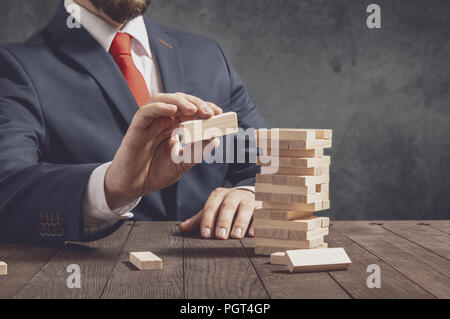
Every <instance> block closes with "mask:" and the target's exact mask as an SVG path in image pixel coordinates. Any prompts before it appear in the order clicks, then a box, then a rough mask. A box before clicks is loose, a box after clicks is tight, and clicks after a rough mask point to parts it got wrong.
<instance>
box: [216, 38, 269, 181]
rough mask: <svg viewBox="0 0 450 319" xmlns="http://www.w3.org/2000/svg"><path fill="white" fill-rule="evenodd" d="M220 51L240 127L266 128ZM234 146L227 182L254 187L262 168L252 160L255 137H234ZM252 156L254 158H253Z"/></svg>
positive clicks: (240, 82) (242, 84)
mask: <svg viewBox="0 0 450 319" xmlns="http://www.w3.org/2000/svg"><path fill="white" fill-rule="evenodd" d="M219 49H220V50H221V52H222V55H223V57H224V59H225V62H226V65H227V67H228V72H229V75H230V85H231V103H230V104H231V108H232V109H233V110H234V111H235V112H236V113H237V115H238V121H239V127H240V128H242V129H244V130H246V129H248V128H255V129H256V128H261V127H265V124H264V121H263V119H262V118H261V116H260V115H259V113H258V110H257V109H256V107H255V106H254V105H253V103H252V101H251V99H250V96H249V94H248V91H247V89H246V87H245V85H244V83H243V82H242V80H241V79H240V78H239V76H238V74H237V73H236V71H235V70H234V69H233V67H232V66H231V65H230V63H229V62H228V60H227V58H226V57H225V54H224V53H223V51H222V49H221V48H220V47H219ZM244 139H245V140H244ZM239 140H240V141H239ZM240 145H245V149H242V148H239V146H240ZM234 146H235V151H234V154H235V159H234V163H233V164H230V165H229V168H228V174H227V180H228V181H230V182H231V184H232V185H233V186H235V187H239V186H253V185H254V184H255V175H256V174H257V173H259V172H260V168H259V167H258V166H257V165H256V163H254V161H252V160H251V159H252V157H253V159H254V158H255V157H254V153H255V152H256V148H255V145H254V138H253V135H251V136H243V134H238V135H237V136H235V137H234ZM239 152H244V157H245V162H244V163H240V162H239V161H238V158H236V157H237V154H239ZM252 154H253V156H251V155H252ZM244 157H242V158H244Z"/></svg>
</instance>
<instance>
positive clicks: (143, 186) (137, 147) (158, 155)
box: [105, 93, 222, 209]
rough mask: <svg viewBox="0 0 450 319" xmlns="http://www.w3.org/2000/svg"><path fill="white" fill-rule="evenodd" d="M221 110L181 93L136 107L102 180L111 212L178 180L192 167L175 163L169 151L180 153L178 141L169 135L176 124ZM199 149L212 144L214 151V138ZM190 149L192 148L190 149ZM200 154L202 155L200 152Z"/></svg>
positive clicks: (159, 96) (215, 113)
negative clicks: (103, 180) (136, 109)
mask: <svg viewBox="0 0 450 319" xmlns="http://www.w3.org/2000/svg"><path fill="white" fill-rule="evenodd" d="M221 113H222V109H220V108H219V107H217V106H216V105H214V104H212V103H207V102H204V101H203V100H201V99H199V98H197V97H194V96H191V95H187V94H183V93H175V94H157V95H155V96H154V97H152V98H151V99H150V101H149V103H148V105H146V106H144V107H142V108H140V109H139V110H138V111H137V112H136V114H135V116H134V118H133V120H132V122H131V124H130V127H129V128H128V131H127V133H126V134H125V137H124V138H123V140H122V143H121V145H120V147H119V149H118V151H117V153H116V155H115V156H114V159H113V161H112V163H111V166H110V167H109V169H108V171H107V173H106V177H105V195H106V200H107V202H108V205H109V207H110V208H111V209H115V208H117V207H120V206H123V205H124V204H126V203H129V202H131V201H133V200H135V199H137V198H139V197H140V196H143V195H146V194H148V193H150V192H153V191H156V190H160V189H163V188H165V187H167V186H170V185H172V184H173V183H175V182H176V181H178V180H179V179H180V178H181V176H182V175H183V174H184V173H185V172H186V171H188V170H189V169H190V168H191V167H193V166H194V165H195V163H194V162H193V161H192V162H191V163H185V162H181V163H178V164H177V163H175V162H174V161H173V160H172V157H171V152H172V150H173V149H175V150H177V151H178V152H179V154H182V153H183V151H184V150H185V149H186V148H187V147H193V146H191V145H187V146H186V147H185V148H184V149H183V148H182V147H181V144H180V142H179V139H178V138H177V137H176V136H173V137H172V133H173V131H174V130H175V129H177V128H178V127H179V124H180V122H182V121H185V120H190V119H194V118H196V117H200V118H210V117H212V116H213V115H217V114H221ZM199 143H202V144H203V145H202V147H203V148H202V150H204V149H205V147H207V146H208V144H209V143H212V146H213V147H209V146H208V149H209V150H211V151H212V150H214V149H215V148H216V147H217V146H218V145H219V143H220V142H219V140H218V139H213V140H211V141H203V142H199ZM193 149H195V148H194V147H193ZM202 154H203V152H202Z"/></svg>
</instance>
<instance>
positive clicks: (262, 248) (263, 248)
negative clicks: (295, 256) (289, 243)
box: [255, 243, 328, 255]
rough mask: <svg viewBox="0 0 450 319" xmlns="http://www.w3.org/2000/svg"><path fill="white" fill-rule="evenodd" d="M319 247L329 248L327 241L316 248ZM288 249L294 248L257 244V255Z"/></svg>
mask: <svg viewBox="0 0 450 319" xmlns="http://www.w3.org/2000/svg"><path fill="white" fill-rule="evenodd" d="M318 248H328V244H327V243H323V244H322V245H319V246H317V247H315V248H314V249H318ZM305 249H306V250H309V249H308V248H305ZM287 250H292V248H289V247H275V246H255V255H271V254H273V253H276V252H285V251H287Z"/></svg>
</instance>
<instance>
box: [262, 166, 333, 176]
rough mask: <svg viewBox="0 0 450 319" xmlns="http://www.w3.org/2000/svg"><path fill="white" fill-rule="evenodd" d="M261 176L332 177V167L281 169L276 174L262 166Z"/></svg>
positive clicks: (269, 168)
mask: <svg viewBox="0 0 450 319" xmlns="http://www.w3.org/2000/svg"><path fill="white" fill-rule="evenodd" d="M261 174H270V175H297V176H318V175H330V166H323V167H311V168H295V167H279V168H278V170H277V171H276V173H275V174H274V171H273V169H272V168H271V167H266V166H262V167H261Z"/></svg>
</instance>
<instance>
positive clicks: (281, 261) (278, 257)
mask: <svg viewBox="0 0 450 319" xmlns="http://www.w3.org/2000/svg"><path fill="white" fill-rule="evenodd" d="M270 263H271V264H272V265H286V264H287V261H286V253H285V252H276V253H273V254H270Z"/></svg>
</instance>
